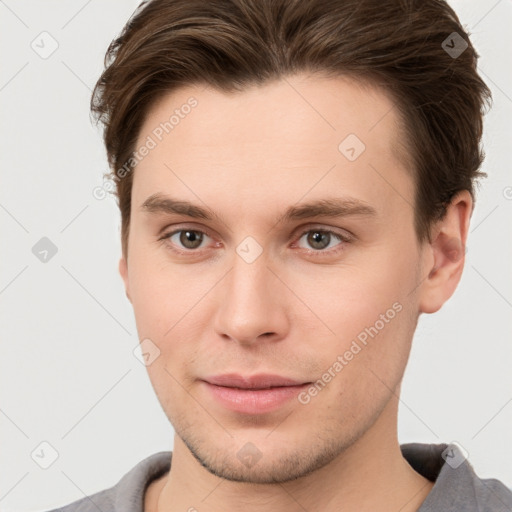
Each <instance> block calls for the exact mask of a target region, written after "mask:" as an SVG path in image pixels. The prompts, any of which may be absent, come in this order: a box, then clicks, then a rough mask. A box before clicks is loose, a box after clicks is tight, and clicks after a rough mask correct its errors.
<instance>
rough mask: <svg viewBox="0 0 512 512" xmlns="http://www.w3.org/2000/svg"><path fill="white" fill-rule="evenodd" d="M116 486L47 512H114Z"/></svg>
mask: <svg viewBox="0 0 512 512" xmlns="http://www.w3.org/2000/svg"><path fill="white" fill-rule="evenodd" d="M115 493H116V486H114V487H110V488H109V489H105V490H103V491H100V492H97V493H95V494H92V495H91V496H85V497H84V498H81V499H78V500H76V501H73V502H72V503H68V504H67V505H64V506H62V507H59V508H56V509H52V510H47V511H46V512H98V510H101V512H114V511H115Z"/></svg>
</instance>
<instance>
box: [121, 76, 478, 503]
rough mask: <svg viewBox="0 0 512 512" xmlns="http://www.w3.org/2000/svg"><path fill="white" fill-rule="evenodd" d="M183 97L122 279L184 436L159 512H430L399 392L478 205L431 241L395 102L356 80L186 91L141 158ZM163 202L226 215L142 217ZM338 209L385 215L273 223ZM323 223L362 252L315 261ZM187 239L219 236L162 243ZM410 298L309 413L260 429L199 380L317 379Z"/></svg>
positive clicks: (329, 253) (142, 171)
mask: <svg viewBox="0 0 512 512" xmlns="http://www.w3.org/2000/svg"><path fill="white" fill-rule="evenodd" d="M190 96H194V97H195V98H196V99H197V101H198V105H197V106H196V107H195V108H194V109H193V110H192V111H191V112H190V114H188V115H187V116H185V117H184V118H183V119H180V122H179V124H178V125H176V126H175V128H174V129H173V130H172V132H170V133H169V134H168V135H166V136H165V137H164V138H163V139H162V141H161V142H160V143H159V144H158V145H157V146H156V147H155V148H154V149H152V150H151V151H150V152H149V154H148V155H147V156H146V157H145V158H144V159H143V160H142V161H141V162H140V163H138V165H137V167H136V169H135V173H134V182H133V192H132V194H133V196H132V211H131V218H130V222H131V225H130V236H129V243H128V254H127V255H123V257H122V258H121V260H120V264H119V270H120V274H121V276H122V278H123V280H124V284H125V289H126V294H127V297H128V298H129V300H130V301H131V303H132V305H133V309H134V314H135V319H136V324H137V330H138V334H139V338H140V339H141V340H143V339H146V338H149V339H151V340H152V342H153V343H154V344H155V345H157V346H158V348H159V350H160V355H159V357H157V358H156V359H155V360H154V361H153V362H152V363H151V364H150V365H149V366H148V367H147V370H148V375H149V377H150V380H151V383H152V385H153V387H154V389H155V392H156V394H157V396H158V399H159V401H160V404H161V405H162V408H163V410H164V412H165V414H166V415H167V417H168V418H169V421H170V422H171V423H172V425H173V427H174V429H175V432H176V433H175V441H174V450H173V457H172V466H171V470H170V472H169V473H167V474H165V475H164V476H163V477H161V478H159V479H158V480H155V481H153V482H152V484H151V485H150V486H149V487H148V490H147V492H146V495H145V501H144V504H145V510H146V512H149V511H151V512H154V511H158V512H163V511H166V512H174V511H178V510H179V511H186V510H193V509H192V508H191V507H193V508H194V509H196V510H198V511H200V512H203V511H205V512H206V511H222V510H236V509H237V508H238V507H243V509H244V510H245V511H247V512H249V511H260V510H262V511H263V510H265V511H268V510H273V511H281V510H282V511H287V512H289V511H303V510H323V511H325V512H331V511H339V510H341V509H342V510H344V511H346V512H351V511H358V512H361V511H375V510H380V511H393V512H396V511H397V510H401V512H410V511H415V510H417V509H418V508H419V507H420V505H421V503H422V502H423V501H424V500H425V498H426V496H427V495H428V493H429V492H430V490H431V488H432V486H433V483H432V482H430V481H429V480H427V479H425V478H424V477H422V476H421V475H420V474H418V473H417V472H415V471H414V470H413V469H412V468H411V466H410V465H409V464H408V463H407V461H406V460H405V459H404V458H403V457H402V455H401V452H400V446H399V443H398V439H397V414H398V396H399V394H400V384H401V380H402V377H403V374H404V371H405V367H406V364H407V360H408V357H409V352H410V348H411V342H412V339H413V334H414V330H415V328H416V325H417V320H418V316H419V315H420V314H421V313H433V312H435V311H437V310H439V309H440V308H441V306H442V305H443V304H444V302H445V301H446V300H448V298H449V297H450V296H451V295H452V294H453V292H454V290H455V288H456V286H457V284H458V282H459V280H460V277H461V274H462V271H463V266H464V250H463V247H464V245H465V242H466V236H467V232H468V227H469V221H470V217H471V213H472V201H471V196H470V194H469V192H467V191H462V192H460V193H459V194H457V196H456V197H455V198H454V199H453V201H452V203H451V204H450V206H449V207H448V210H447V214H446V216H445V218H444V219H443V220H442V221H440V222H439V223H438V224H436V225H435V226H434V227H433V230H432V233H433V237H432V242H431V243H424V244H421V245H420V244H419V243H418V241H417V238H416V234H415V231H414V224H413V218H414V217H413V207H412V205H413V204H414V184H413V181H412V177H411V175H410V173H409V172H408V170H407V169H406V167H405V165H404V159H403V158H399V153H398V151H397V149H396V148H397V147H398V144H399V142H400V141H403V140H404V139H403V135H402V132H401V130H400V124H399V118H398V117H397V113H396V111H395V110H394V108H393V103H392V102H391V100H390V99H389V98H388V97H387V95H386V94H385V93H384V92H383V91H381V90H379V89H377V88H372V87H363V86H362V85H361V84H359V83H358V82H356V81H353V80H351V79H348V78H346V77H338V78H332V77H331V78H326V77H321V76H319V75H304V74H299V75H295V76H293V77H287V78H286V80H279V81H274V82H271V83H267V84H265V85H263V86H254V87H250V88H247V89H246V90H244V92H238V93H223V92H220V91H217V90H214V89H211V88H208V87H205V86H204V85H201V86H187V87H182V88H180V89H177V90H175V91H173V92H171V93H168V94H167V95H166V96H165V97H163V98H162V100H161V101H159V102H158V103H157V104H156V105H154V106H153V108H152V109H151V110H150V112H149V113H148V116H147V118H146V120H145V123H144V125H143V127H142V129H141V131H140V135H139V140H138V143H137V147H139V146H140V145H142V144H143V142H144V141H145V140H146V138H147V136H148V135H151V133H152V130H154V128H155V127H157V126H158V125H159V124H160V123H161V122H163V121H165V120H167V119H168V118H169V115H170V114H171V113H172V112H173V111H174V110H175V109H176V108H180V106H181V105H183V104H184V103H186V101H187V99H188V98H189V97H190ZM350 133H354V134H356V135H357V136H358V137H359V139H360V140H362V141H363V142H364V144H365V146H366V149H365V151H364V152H363V153H361V154H360V156H359V157H358V158H357V159H356V160H355V161H352V162H351V161H349V160H348V159H347V158H345V156H344V155H343V154H342V153H341V152H340V151H339V150H338V145H339V144H340V142H341V141H342V140H343V139H344V138H345V137H346V136H347V135H348V134H350ZM155 193H162V194H168V195H172V197H174V198H178V199H181V200H188V201H191V202H193V203H195V204H197V205H199V206H202V207H205V206H207V207H209V208H211V209H212V210H213V211H215V212H216V213H217V214H219V215H220V216H221V218H222V219H223V220H222V221H220V220H213V221H210V220H201V219H191V218H189V217H187V216H185V215H182V214H181V215H177V214H165V213H160V214H154V213H153V214H150V213H148V212H146V211H144V210H143V209H142V208H141V205H142V204H143V203H144V201H145V200H146V199H147V198H148V197H149V196H150V195H152V194H155ZM334 196H336V197H339V196H351V197H353V198H357V199H358V200H360V201H363V202H365V203H366V204H368V205H371V206H372V207H373V208H374V209H375V210H376V212H377V215H375V216H374V217H367V216H362V215H359V216H357V215H356V216H350V217H340V218H329V217H313V218H307V219H300V220H295V221H291V222H286V223H281V224H279V223H277V219H278V217H279V215H281V214H282V213H283V212H284V210H285V209H286V208H287V207H288V206H291V205H295V204H297V203H304V202H306V201H311V200H316V199H322V198H327V197H334ZM315 228H316V229H320V228H321V229H324V230H332V231H334V232H335V233H340V234H347V233H349V234H352V235H353V238H352V241H350V242H343V241H340V239H338V238H336V236H335V235H332V236H331V238H330V239H329V238H327V240H324V241H323V246H321V247H320V246H319V245H316V246H315V245H314V238H312V237H313V233H314V232H315ZM178 229H184V230H186V229H193V230H199V231H203V232H205V231H206V232H207V233H206V234H205V235H203V240H202V242H195V244H196V245H195V246H194V245H193V243H192V242H189V243H188V245H184V243H185V244H186V243H187V239H186V238H184V237H183V236H182V237H181V238H180V234H183V233H182V232H179V233H178V234H176V235H174V236H173V237H172V240H171V239H167V240H159V238H161V237H162V236H163V235H164V234H166V233H170V232H171V231H173V230H178ZM308 230H309V231H308ZM311 230H312V231H313V233H311ZM304 233H305V234H304ZM308 234H309V236H308ZM196 235H197V233H196ZM247 236H251V237H253V238H254V239H255V240H257V242H258V243H259V245H260V246H261V248H262V250H263V252H262V253H261V255H260V256H259V257H258V258H257V259H256V260H255V261H253V262H252V263H247V262H246V261H245V260H244V259H243V258H241V257H240V256H239V255H238V254H237V252H236V248H237V246H238V245H239V244H240V243H241V242H242V241H243V240H244V239H245V238H246V237H247ZM173 247H174V248H175V249H177V250H182V251H183V252H184V253H185V254H181V255H180V254H178V253H176V252H173V250H172V248H173ZM190 247H192V248H190ZM194 247H198V248H194ZM315 254H316V256H315ZM126 256H127V258H126ZM397 302H398V303H399V304H400V305H401V306H402V309H401V311H400V312H399V313H397V314H396V316H395V317H394V318H393V319H392V320H390V321H389V322H388V323H386V324H385V327H384V328H382V329H380V330H379V332H378V334H377V335H376V336H375V337H374V338H373V339H370V340H369V341H368V344H367V345H366V346H364V348H363V349H362V350H361V351H360V352H359V353H358V354H357V355H356V356H354V357H353V359H352V360H350V361H349V362H348V363H347V364H346V366H344V367H343V369H342V371H340V372H339V373H337V374H336V376H335V377H334V378H332V380H331V381H330V382H329V383H328V384H327V385H326V386H325V387H324V388H323V389H322V390H321V391H320V392H319V393H318V394H317V395H316V396H314V397H313V398H311V401H310V402H309V403H307V404H302V403H300V402H299V401H298V400H296V399H292V400H290V401H288V402H287V403H285V405H284V406H283V407H282V408H280V409H278V410H277V411H275V412H272V413H268V414H262V415H251V416H248V415H244V414H241V413H235V412H231V411H228V410H227V409H225V408H224V407H223V406H222V405H220V404H219V403H218V402H216V401H215V400H214V399H212V397H211V396H210V394H208V393H207V390H205V387H204V385H203V383H201V381H200V379H202V378H204V377H206V376H208V375H217V374H223V373H229V372H236V373H240V374H242V375H254V374H256V373H260V372H266V373H276V374H279V375H283V376H287V377H291V378H295V379H298V380H301V381H308V382H315V381H317V380H318V379H320V378H321V377H322V375H323V374H324V373H325V372H326V371H327V369H328V368H330V367H332V366H333V363H334V362H335V361H336V360H337V357H338V355H340V354H344V353H345V352H346V351H347V350H348V349H349V347H350V345H351V343H352V341H353V340H354V339H355V338H356V337H357V335H358V334H359V333H361V331H363V330H364V329H365V327H368V326H371V325H375V323H376V321H377V320H378V319H379V315H381V314H385V313H386V311H387V310H389V309H390V308H391V307H392V305H393V304H394V303H397ZM265 333H267V334H265ZM248 442H251V443H252V444H253V445H255V446H256V447H257V449H258V450H259V452H260V453H261V458H260V459H259V460H258V462H257V463H256V464H254V465H252V466H251V467H249V466H248V465H244V464H243V463H242V462H241V461H240V460H239V459H238V458H237V452H238V451H239V450H240V449H241V448H242V447H243V446H244V445H245V444H246V443H248Z"/></svg>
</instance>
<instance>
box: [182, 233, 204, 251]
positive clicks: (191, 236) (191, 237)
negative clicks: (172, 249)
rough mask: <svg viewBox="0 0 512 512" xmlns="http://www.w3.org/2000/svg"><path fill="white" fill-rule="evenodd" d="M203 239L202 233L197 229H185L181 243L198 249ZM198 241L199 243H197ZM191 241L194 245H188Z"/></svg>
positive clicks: (188, 247)
mask: <svg viewBox="0 0 512 512" xmlns="http://www.w3.org/2000/svg"><path fill="white" fill-rule="evenodd" d="M202 240H203V235H202V233H198V232H197V231H191V230H183V231H182V232H181V235H180V243H182V244H183V246H184V247H186V248H187V249H196V248H197V247H199V246H200V245H201V242H202ZM198 241H199V243H197V242H198ZM189 243H191V244H192V247H190V246H189V245H188V244H189Z"/></svg>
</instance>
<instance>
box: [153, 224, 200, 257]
mask: <svg viewBox="0 0 512 512" xmlns="http://www.w3.org/2000/svg"><path fill="white" fill-rule="evenodd" d="M177 235H178V236H177ZM176 236H177V238H176V239H175V240H174V241H173V237H176ZM205 236H206V237H207V238H210V237H209V236H208V235H207V234H206V233H205V232H204V231H199V230H197V229H186V228H185V229H177V230H174V231H171V232H170V233H167V234H165V235H164V236H162V238H160V239H159V240H165V241H169V242H172V245H174V246H178V248H177V249H175V248H173V247H171V248H172V250H175V251H176V252H179V253H184V252H190V251H194V250H195V249H199V248H200V245H201V243H202V242H203V241H204V237H205ZM181 247H183V248H184V249H185V250H180V248H181Z"/></svg>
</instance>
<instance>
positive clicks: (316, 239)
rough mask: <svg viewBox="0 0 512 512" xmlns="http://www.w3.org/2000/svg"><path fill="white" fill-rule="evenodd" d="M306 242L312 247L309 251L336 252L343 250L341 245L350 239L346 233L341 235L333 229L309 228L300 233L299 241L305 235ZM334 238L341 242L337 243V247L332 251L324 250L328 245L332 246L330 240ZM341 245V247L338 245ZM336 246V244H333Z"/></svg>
mask: <svg viewBox="0 0 512 512" xmlns="http://www.w3.org/2000/svg"><path fill="white" fill-rule="evenodd" d="M306 235H307V237H306V243H307V244H308V245H309V246H310V247H312V248H313V250H309V251H308V252H309V253H319V252H320V253H331V252H338V251H340V250H343V246H344V245H345V243H349V242H350V241H351V239H350V238H349V237H348V236H347V235H342V234H341V233H337V232H335V231H331V230H328V229H319V228H318V229H309V230H307V231H303V232H302V234H301V235H300V238H299V241H300V240H301V239H302V238H303V237H304V236H306ZM334 239H337V240H339V241H340V242H342V243H339V244H337V246H338V248H337V249H335V250H334V251H330V250H325V249H328V248H329V246H330V247H331V248H332V247H333V246H332V245H331V242H333V241H334ZM339 246H341V247H339ZM334 247H336V244H335V245H334Z"/></svg>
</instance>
